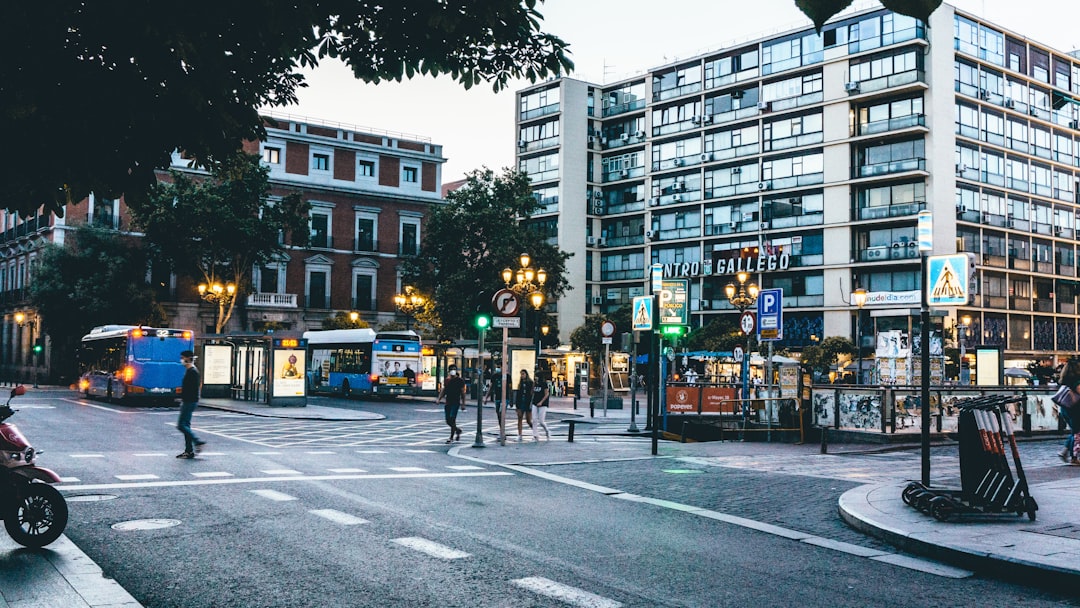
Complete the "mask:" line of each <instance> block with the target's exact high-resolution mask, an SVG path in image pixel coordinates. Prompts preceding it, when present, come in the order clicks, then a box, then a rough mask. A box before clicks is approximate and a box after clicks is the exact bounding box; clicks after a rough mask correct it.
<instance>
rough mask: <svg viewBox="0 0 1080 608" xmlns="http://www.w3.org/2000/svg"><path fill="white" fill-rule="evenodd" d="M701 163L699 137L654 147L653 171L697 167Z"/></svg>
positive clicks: (654, 145)
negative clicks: (688, 166)
mask: <svg viewBox="0 0 1080 608" xmlns="http://www.w3.org/2000/svg"><path fill="white" fill-rule="evenodd" d="M701 162H702V158H701V137H700V136H698V135H695V136H693V137H689V138H686V139H679V140H675V141H668V142H664V143H661V144H656V143H654V144H653V145H652V169H653V171H663V170H665V169H674V168H676V167H682V166H686V165H697V164H700V163H701Z"/></svg>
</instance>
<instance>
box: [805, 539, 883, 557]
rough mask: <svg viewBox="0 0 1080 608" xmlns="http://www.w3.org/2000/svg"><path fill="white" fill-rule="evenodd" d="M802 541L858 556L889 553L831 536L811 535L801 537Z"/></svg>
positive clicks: (878, 555)
mask: <svg viewBox="0 0 1080 608" xmlns="http://www.w3.org/2000/svg"><path fill="white" fill-rule="evenodd" d="M802 542H804V543H806V544H808V545H814V546H817V547H825V548H826V549H832V550H834V551H840V552H841V553H848V554H851V555H857V556H859V557H880V556H882V555H889V552H888V551H881V550H878V549H871V548H869V547H860V546H859V545H853V544H851V543H845V542H843V541H839V540H832V539H831V538H821V537H820V536H811V537H810V538H804V539H802Z"/></svg>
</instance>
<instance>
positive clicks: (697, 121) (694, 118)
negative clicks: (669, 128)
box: [690, 116, 701, 125]
mask: <svg viewBox="0 0 1080 608" xmlns="http://www.w3.org/2000/svg"><path fill="white" fill-rule="evenodd" d="M690 122H692V123H694V124H695V125H698V124H701V117H700V116H691V117H690Z"/></svg>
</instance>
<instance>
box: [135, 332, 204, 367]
mask: <svg viewBox="0 0 1080 608" xmlns="http://www.w3.org/2000/svg"><path fill="white" fill-rule="evenodd" d="M189 348H191V342H190V341H189V340H183V339H180V338H179V336H177V337H169V338H158V337H155V336H146V337H142V338H132V339H131V348H130V352H129V353H128V354H129V356H130V357H131V358H132V359H134V360H135V361H165V362H169V363H171V362H174V361H179V360H180V353H181V352H183V351H185V350H188V349H189Z"/></svg>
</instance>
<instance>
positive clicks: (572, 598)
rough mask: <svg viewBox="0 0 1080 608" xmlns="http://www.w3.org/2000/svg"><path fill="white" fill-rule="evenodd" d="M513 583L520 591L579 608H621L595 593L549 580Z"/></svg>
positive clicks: (540, 578) (529, 579)
mask: <svg viewBox="0 0 1080 608" xmlns="http://www.w3.org/2000/svg"><path fill="white" fill-rule="evenodd" d="M513 583H514V584H515V585H517V586H518V587H521V588H522V589H527V590H529V591H532V592H533V593H537V594H539V595H543V596H545V597H550V598H551V599H554V600H558V601H560V602H564V603H567V604H570V605H573V606H580V607H581V608H619V606H622V604H621V603H619V602H616V601H615V600H611V599H608V598H606V597H602V596H599V595H596V594H595V593H589V592H588V591H582V590H581V589H578V588H577V587H570V586H569V585H564V584H562V583H556V582H555V581H553V580H551V579H546V578H544V577H541V576H530V577H528V578H519V579H517V580H515V581H513Z"/></svg>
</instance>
